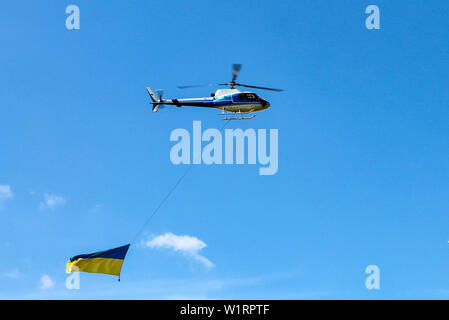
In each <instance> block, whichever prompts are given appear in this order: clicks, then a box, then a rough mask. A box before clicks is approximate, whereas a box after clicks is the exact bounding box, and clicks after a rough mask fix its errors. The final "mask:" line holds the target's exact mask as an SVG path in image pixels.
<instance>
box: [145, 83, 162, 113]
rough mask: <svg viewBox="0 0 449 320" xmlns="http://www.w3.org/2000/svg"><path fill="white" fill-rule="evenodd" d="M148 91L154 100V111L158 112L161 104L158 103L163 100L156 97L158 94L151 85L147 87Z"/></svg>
mask: <svg viewBox="0 0 449 320" xmlns="http://www.w3.org/2000/svg"><path fill="white" fill-rule="evenodd" d="M147 91H148V94H149V95H150V98H151V101H152V102H151V103H152V104H153V112H157V111H158V110H159V107H160V104H158V102H161V101H162V100H161V99H159V98H158V97H156V95H155V94H154V92H153V90H151V88H150V87H147Z"/></svg>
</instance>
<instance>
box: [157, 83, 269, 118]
mask: <svg viewBox="0 0 449 320" xmlns="http://www.w3.org/2000/svg"><path fill="white" fill-rule="evenodd" d="M156 103H157V104H161V105H174V106H177V107H182V106H189V107H205V108H215V109H220V110H223V111H226V112H232V113H251V112H257V111H262V110H265V109H268V108H269V107H270V103H269V102H268V101H266V100H265V99H263V98H261V97H260V96H259V95H257V94H256V93H254V92H242V91H240V90H238V89H220V90H217V91H216V92H215V93H214V94H212V95H211V97H205V98H189V99H169V100H160V101H157V102H153V104H156Z"/></svg>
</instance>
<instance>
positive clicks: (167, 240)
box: [143, 232, 214, 268]
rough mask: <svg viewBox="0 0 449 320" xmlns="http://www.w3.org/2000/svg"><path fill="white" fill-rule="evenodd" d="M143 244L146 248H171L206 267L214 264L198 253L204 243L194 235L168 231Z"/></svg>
mask: <svg viewBox="0 0 449 320" xmlns="http://www.w3.org/2000/svg"><path fill="white" fill-rule="evenodd" d="M143 245H144V246H145V247H147V248H153V249H154V248H156V249H171V250H174V251H177V252H181V253H183V254H186V255H188V256H190V257H192V258H194V259H195V260H197V261H198V262H200V263H202V264H203V265H204V266H206V267H209V268H210V267H213V266H214V264H213V263H212V262H211V261H210V260H209V259H207V258H205V257H203V256H202V255H200V254H199V253H198V252H199V251H200V250H201V249H203V248H205V247H206V244H205V243H204V242H203V241H201V240H199V239H198V238H195V237H191V236H188V235H185V236H178V235H175V234H173V233H171V232H168V233H166V234H163V235H160V236H157V237H154V238H153V239H151V240H148V241H146V242H144V243H143Z"/></svg>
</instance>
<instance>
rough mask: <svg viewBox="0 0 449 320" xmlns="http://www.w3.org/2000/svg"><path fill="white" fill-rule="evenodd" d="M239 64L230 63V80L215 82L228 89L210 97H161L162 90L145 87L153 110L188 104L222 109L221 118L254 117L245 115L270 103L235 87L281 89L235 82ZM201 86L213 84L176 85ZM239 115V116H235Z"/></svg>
mask: <svg viewBox="0 0 449 320" xmlns="http://www.w3.org/2000/svg"><path fill="white" fill-rule="evenodd" d="M241 68H242V65H241V64H233V65H232V80H231V81H229V82H226V83H219V84H216V85H217V86H229V89H218V90H217V91H215V93H212V94H211V96H210V97H203V98H190V99H168V100H164V99H162V95H163V91H162V90H157V91H156V93H157V95H156V94H154V92H153V90H152V89H151V88H150V87H146V89H147V91H148V94H149V95H150V98H151V102H150V104H152V105H153V112H158V110H159V109H160V108H163V107H165V106H167V105H172V106H176V107H182V106H189V107H204V108H213V109H219V110H222V113H220V115H224V119H223V120H248V119H252V118H254V117H255V116H256V115H255V114H253V115H249V116H247V117H245V115H248V114H251V113H253V112H257V111H262V110H266V109H268V108H269V107H270V103H269V102H268V101H267V100H265V99H263V98H262V97H261V96H259V95H258V94H257V93H255V92H251V91H240V90H239V89H236V88H235V87H246V88H254V89H263V90H270V91H278V92H279V91H283V90H282V89H275V88H267V87H259V86H251V85H246V84H241V83H237V82H236V81H235V80H236V79H237V76H238V74H239V71H240V69H241ZM203 86H213V85H188V86H178V88H179V89H186V88H195V87H203ZM236 115H240V117H238V116H236Z"/></svg>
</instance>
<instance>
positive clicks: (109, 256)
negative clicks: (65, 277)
mask: <svg viewBox="0 0 449 320" xmlns="http://www.w3.org/2000/svg"><path fill="white" fill-rule="evenodd" d="M129 246H130V244H127V245H125V246H122V247H117V248H114V249H110V250H106V251H100V252H95V253H89V254H80V255H77V256H74V257H72V258H70V260H69V262H67V269H66V272H67V273H71V272H77V271H84V272H91V273H105V274H111V275H115V276H120V271H121V270H122V264H123V261H124V260H125V256H126V253H127V252H128V249H129Z"/></svg>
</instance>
